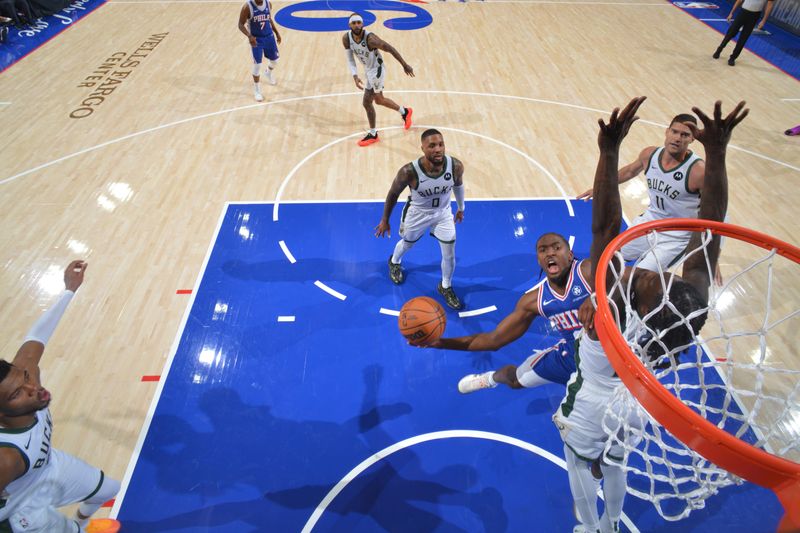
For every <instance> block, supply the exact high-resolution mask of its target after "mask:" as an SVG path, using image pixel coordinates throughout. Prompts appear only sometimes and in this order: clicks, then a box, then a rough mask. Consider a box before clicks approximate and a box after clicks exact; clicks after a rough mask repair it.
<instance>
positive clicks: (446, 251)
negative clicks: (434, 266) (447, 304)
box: [439, 241, 456, 289]
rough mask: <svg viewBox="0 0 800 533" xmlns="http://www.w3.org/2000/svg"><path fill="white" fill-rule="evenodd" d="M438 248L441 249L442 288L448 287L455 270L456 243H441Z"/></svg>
mask: <svg viewBox="0 0 800 533" xmlns="http://www.w3.org/2000/svg"><path fill="white" fill-rule="evenodd" d="M439 247H440V248H441V249H442V287H444V288H445V289H447V288H449V287H450V284H451V283H452V281H453V271H455V269H456V243H455V242H448V243H445V242H441V241H439Z"/></svg>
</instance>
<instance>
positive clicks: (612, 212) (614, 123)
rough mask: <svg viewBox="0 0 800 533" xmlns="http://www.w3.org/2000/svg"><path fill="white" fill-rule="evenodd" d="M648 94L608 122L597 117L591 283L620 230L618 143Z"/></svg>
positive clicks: (634, 120)
mask: <svg viewBox="0 0 800 533" xmlns="http://www.w3.org/2000/svg"><path fill="white" fill-rule="evenodd" d="M646 98H647V97H645V96H639V97H636V98H634V99H633V100H631V101H630V102H628V105H626V106H625V108H624V109H623V110H622V111H620V110H619V108H615V109H614V111H612V112H611V117H610V118H609V119H608V123H606V122H604V121H603V119H600V120H598V124H599V125H600V132H599V133H598V135H597V144H598V145H599V146H600V158H599V159H598V161H597V169H596V170H595V175H594V187H593V190H594V203H593V204H592V246H591V261H592V275H591V278H590V280H589V283H591V284H594V278H595V274H596V273H597V264H598V261H599V259H600V255H602V253H603V250H605V248H606V246H608V243H609V242H611V240H612V239H613V238H614V237H616V236H617V235H618V234H619V230H620V227H621V224H622V204H621V202H620V198H619V174H618V170H617V169H618V168H619V147H620V145H621V144H622V140H623V139H624V138H625V136H626V135H628V131H629V130H630V128H631V126H632V125H633V123H634V122H636V121H637V120H638V119H639V117H638V116H636V112H637V111H638V110H639V106H641V105H642V103H643V102H644V101H645V99H646Z"/></svg>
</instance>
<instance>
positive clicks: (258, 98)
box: [255, 92, 264, 102]
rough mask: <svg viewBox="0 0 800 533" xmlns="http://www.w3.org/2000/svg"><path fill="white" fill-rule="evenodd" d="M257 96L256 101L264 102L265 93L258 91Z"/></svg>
mask: <svg viewBox="0 0 800 533" xmlns="http://www.w3.org/2000/svg"><path fill="white" fill-rule="evenodd" d="M255 98H256V102H263V101H264V95H263V94H261V92H256V93H255Z"/></svg>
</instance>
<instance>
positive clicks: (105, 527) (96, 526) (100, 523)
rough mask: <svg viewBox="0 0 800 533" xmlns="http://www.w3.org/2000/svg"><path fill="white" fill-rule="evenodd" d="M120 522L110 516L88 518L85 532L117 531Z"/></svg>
mask: <svg viewBox="0 0 800 533" xmlns="http://www.w3.org/2000/svg"><path fill="white" fill-rule="evenodd" d="M120 527H121V524H120V523H119V522H118V521H116V520H113V519H111V518H95V519H94V520H89V525H88V526H86V533H117V532H118V531H119V528H120Z"/></svg>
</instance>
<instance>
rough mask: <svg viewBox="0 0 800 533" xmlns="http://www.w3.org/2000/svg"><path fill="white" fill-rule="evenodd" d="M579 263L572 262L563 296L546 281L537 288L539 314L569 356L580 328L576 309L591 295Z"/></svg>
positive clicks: (572, 351)
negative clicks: (548, 323) (546, 321)
mask: <svg viewBox="0 0 800 533" xmlns="http://www.w3.org/2000/svg"><path fill="white" fill-rule="evenodd" d="M581 263H582V261H573V262H572V266H571V267H570V272H569V278H568V279H567V285H566V290H565V291H564V295H563V296H560V295H558V294H556V293H555V292H554V291H553V289H551V288H550V282H549V281H547V280H545V282H544V283H542V285H541V287H540V288H539V313H540V314H541V315H542V316H543V317H545V318H547V319H548V320H550V324H551V325H552V326H553V327H554V328H555V329H556V330H557V331H558V332H559V333H560V334H561V336H562V337H563V338H564V340H565V341H566V348H567V349H568V350H569V352H570V354H574V349H575V336H576V335H577V334H578V333H580V331H581V328H582V326H581V323H580V322H579V321H578V309H579V308H580V306H581V304H582V303H583V301H584V300H585V299H586V298H588V297H589V295H590V294H591V293H592V291H591V289H590V288H589V284H588V283H587V282H586V280H585V279H584V278H583V275H582V274H581V268H580V265H581Z"/></svg>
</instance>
